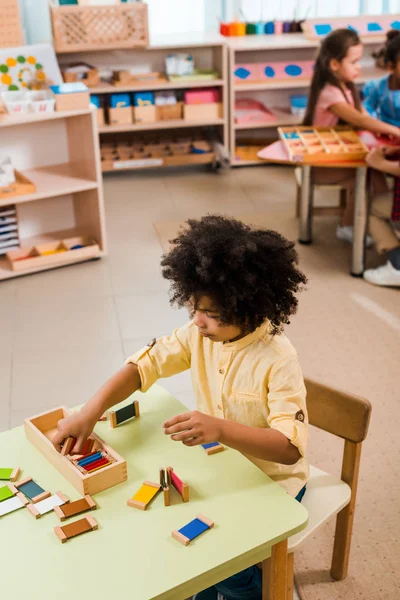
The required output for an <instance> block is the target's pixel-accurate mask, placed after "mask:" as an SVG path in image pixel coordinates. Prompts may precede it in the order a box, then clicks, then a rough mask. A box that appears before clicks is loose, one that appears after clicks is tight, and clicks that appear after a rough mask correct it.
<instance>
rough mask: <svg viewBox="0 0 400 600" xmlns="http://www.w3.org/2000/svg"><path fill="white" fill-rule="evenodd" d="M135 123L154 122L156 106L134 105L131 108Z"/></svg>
mask: <svg viewBox="0 0 400 600" xmlns="http://www.w3.org/2000/svg"><path fill="white" fill-rule="evenodd" d="M133 114H134V118H135V123H155V121H156V107H155V106H154V104H153V105H152V106H135V107H134V108H133Z"/></svg>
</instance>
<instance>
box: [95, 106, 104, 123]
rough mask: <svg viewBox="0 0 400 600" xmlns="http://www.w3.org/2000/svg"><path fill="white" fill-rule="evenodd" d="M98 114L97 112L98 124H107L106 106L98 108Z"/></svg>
mask: <svg viewBox="0 0 400 600" xmlns="http://www.w3.org/2000/svg"><path fill="white" fill-rule="evenodd" d="M96 114H97V126H98V127H103V125H104V124H105V116H104V108H98V109H97V110H96Z"/></svg>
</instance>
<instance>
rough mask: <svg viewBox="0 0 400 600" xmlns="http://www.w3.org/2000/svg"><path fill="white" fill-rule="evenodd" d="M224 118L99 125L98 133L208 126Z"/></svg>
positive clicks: (219, 122)
mask: <svg viewBox="0 0 400 600" xmlns="http://www.w3.org/2000/svg"><path fill="white" fill-rule="evenodd" d="M224 124H225V119H210V120H209V121H186V120H185V119H173V120H172V119H171V121H156V122H155V123H141V124H139V125H137V124H136V125H135V124H134V123H133V124H132V125H104V126H103V127H99V133H118V132H123V131H150V130H157V129H178V128H183V127H208V126H210V125H224Z"/></svg>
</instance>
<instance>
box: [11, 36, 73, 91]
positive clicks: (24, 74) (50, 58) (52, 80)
mask: <svg viewBox="0 0 400 600" xmlns="http://www.w3.org/2000/svg"><path fill="white" fill-rule="evenodd" d="M62 81H63V80H62V77H61V72H60V69H59V67H58V63H57V58H56V55H55V52H54V48H53V46H51V45H50V44H33V45H31V46H19V47H18V48H0V92H6V91H25V90H38V89H43V88H47V87H48V86H49V85H59V84H60V83H62Z"/></svg>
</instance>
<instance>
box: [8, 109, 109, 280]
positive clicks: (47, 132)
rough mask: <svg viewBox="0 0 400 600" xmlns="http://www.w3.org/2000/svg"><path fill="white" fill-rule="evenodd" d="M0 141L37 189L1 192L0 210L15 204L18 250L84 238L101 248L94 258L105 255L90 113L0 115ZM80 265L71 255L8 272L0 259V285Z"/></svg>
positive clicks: (95, 143) (95, 139) (94, 123)
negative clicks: (65, 266) (15, 279)
mask: <svg viewBox="0 0 400 600" xmlns="http://www.w3.org/2000/svg"><path fill="white" fill-rule="evenodd" d="M0 138H1V140H2V151H3V153H4V154H5V155H10V156H11V158H12V161H13V164H14V166H15V168H17V169H18V170H20V171H21V172H22V174H23V175H24V176H25V177H27V178H28V179H29V180H30V181H31V182H32V183H34V184H35V186H36V191H35V192H34V193H30V194H25V195H21V196H10V195H8V194H7V195H2V194H1V193H0V207H2V206H7V205H8V204H15V205H16V210H17V221H18V230H19V237H20V247H21V248H25V247H26V248H30V247H33V246H35V245H36V244H39V243H44V242H50V241H51V242H52V241H57V240H62V239H65V238H71V237H76V236H83V237H89V238H91V239H94V240H95V241H96V242H97V244H98V245H99V248H100V251H99V255H98V256H99V257H100V256H104V255H105V254H106V250H107V248H106V232H105V216H104V204H103V188H102V179H101V167H100V153H99V145H98V133H97V120H96V114H95V111H94V109H88V110H86V111H75V112H65V113H63V112H59V113H57V112H55V113H49V114H47V115H45V114H41V115H38V116H37V117H36V116H35V115H31V114H27V115H20V116H19V117H12V116H9V115H4V116H2V117H1V118H0ZM57 159H58V160H59V162H58V163H57V162H56V161H57ZM32 162H33V166H32V167H31V168H29V167H28V165H29V163H31V164H32ZM54 163H56V164H54ZM78 254H79V253H77V256H78ZM96 258H97V257H96ZM81 261H82V258H81V259H79V258H75V257H73V256H69V257H68V258H66V259H65V260H62V259H61V257H60V255H58V256H57V260H55V261H54V263H51V264H46V265H43V266H42V267H40V268H37V267H36V268H29V267H27V268H26V269H22V270H18V271H13V270H12V269H11V267H10V265H9V263H8V261H7V259H6V257H5V256H2V257H0V280H2V279H9V278H11V277H18V276H20V275H25V274H28V273H34V272H37V271H41V270H48V269H51V268H55V267H59V266H63V265H64V264H65V265H67V264H73V263H75V262H81Z"/></svg>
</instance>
